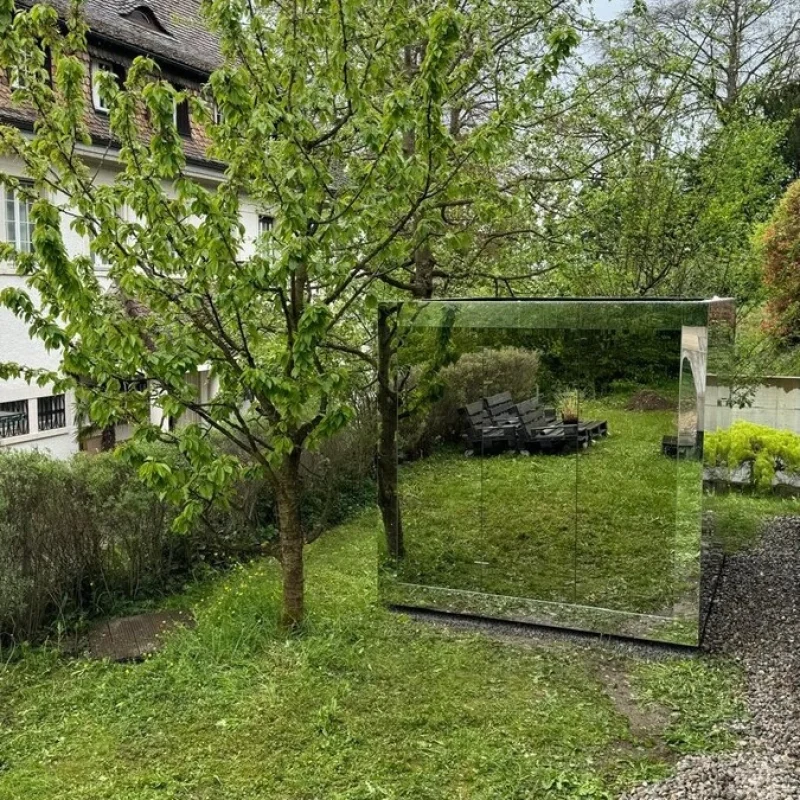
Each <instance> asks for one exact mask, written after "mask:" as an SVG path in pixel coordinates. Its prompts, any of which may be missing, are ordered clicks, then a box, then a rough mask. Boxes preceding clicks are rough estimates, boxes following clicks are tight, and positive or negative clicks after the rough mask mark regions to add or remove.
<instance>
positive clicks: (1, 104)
mask: <svg viewBox="0 0 800 800" xmlns="http://www.w3.org/2000/svg"><path fill="white" fill-rule="evenodd" d="M43 1H46V2H49V3H51V4H52V5H53V6H55V7H56V8H57V9H58V10H59V12H60V13H62V14H63V13H65V12H66V11H67V9H68V7H69V2H68V0H43ZM30 4H32V2H30V0H29V2H28V5H30ZM84 9H85V14H86V18H87V22H88V24H89V28H90V34H89V39H88V42H89V59H90V62H91V63H90V64H87V67H88V69H87V75H88V76H89V77H88V78H87V82H86V87H85V91H86V97H87V109H88V110H87V114H88V115H89V119H88V120H87V122H88V124H89V128H90V130H91V132H92V137H93V145H92V146H91V147H90V148H88V149H87V150H86V152H85V157H86V159H87V160H88V161H90V162H92V163H93V166H95V167H96V170H97V172H96V175H97V177H96V180H97V181H98V182H101V183H102V182H111V181H113V179H114V172H115V169H116V159H115V150H114V147H113V142H111V141H110V137H109V130H108V120H107V110H106V109H105V107H104V103H103V101H102V98H101V97H100V96H99V93H98V92H97V90H96V84H94V85H93V83H94V82H93V81H92V78H91V76H92V75H94V74H95V73H96V72H97V71H99V70H103V71H111V72H114V73H115V74H117V75H119V76H121V77H122V76H124V72H125V70H126V69H127V67H128V66H129V65H130V63H131V61H132V59H133V58H135V57H136V56H137V55H140V54H144V55H147V56H149V57H151V58H153V59H154V60H156V61H157V62H159V64H160V66H161V68H162V71H163V74H164V76H165V77H166V78H168V79H169V80H171V81H172V82H173V83H174V84H175V85H176V86H179V87H180V88H183V89H189V90H193V91H200V90H202V88H203V86H204V84H205V83H206V81H207V79H208V75H209V73H210V72H211V71H212V70H213V69H214V67H215V65H216V64H218V63H219V62H220V60H221V59H220V55H219V50H218V47H217V42H216V40H215V38H214V37H213V36H212V35H211V34H210V33H209V32H208V31H207V30H206V29H205V28H204V26H203V24H202V22H201V20H200V17H199V11H198V9H199V0H148V2H146V3H140V4H138V5H137V4H136V3H132V2H130V0H88V2H86V4H85V7H84ZM16 80H18V76H16V75H13V74H9V75H0V123H4V124H13V125H16V126H18V127H19V128H20V129H22V130H23V131H30V130H32V123H33V120H34V114H33V113H32V111H30V110H26V109H24V108H20V107H19V106H18V105H15V104H13V103H12V101H11V92H12V90H13V87H14V84H15V81H16ZM176 123H177V125H178V130H179V132H180V133H181V135H182V136H183V137H184V147H185V151H186V155H187V161H188V169H187V172H189V173H190V174H191V175H192V176H193V177H196V178H197V179H199V180H204V181H208V182H209V183H213V182H215V181H217V180H219V179H220V175H221V166H220V165H219V164H215V163H213V162H211V161H209V160H208V158H207V157H206V146H207V142H208V140H207V139H206V137H205V134H204V131H203V130H202V128H201V127H200V126H199V125H197V124H196V123H195V122H194V120H192V119H191V116H190V110H189V107H188V104H185V103H184V104H181V106H179V107H178V108H176ZM0 171H3V172H6V173H8V174H12V175H18V176H19V177H20V178H22V179H24V177H25V176H24V170H23V168H22V165H21V164H20V163H14V162H13V161H11V160H9V159H2V158H0ZM53 199H54V200H55V201H56V202H58V201H59V198H58V197H54V198H53ZM61 199H63V198H61ZM242 222H243V224H244V226H245V228H246V230H247V232H248V240H249V241H251V242H254V241H255V239H256V237H257V236H258V234H259V232H260V231H262V230H263V228H264V227H265V226H267V225H269V224H270V223H271V218H270V217H269V216H267V215H263V214H259V211H258V209H257V208H256V207H255V206H253V205H252V204H248V203H247V202H246V201H245V202H243V204H242ZM63 232H64V238H65V242H66V243H67V246H68V249H69V250H70V252H71V253H72V254H74V255H79V254H83V255H90V250H89V243H88V241H86V240H84V239H82V238H81V237H79V236H78V235H77V234H75V233H74V232H73V231H71V230H70V227H69V224H68V222H67V221H66V220H64V222H63ZM0 240H3V241H10V242H12V243H14V244H15V245H16V247H17V248H21V249H29V248H30V246H31V225H30V223H29V204H28V203H27V202H26V200H25V199H24V198H21V197H20V196H19V195H17V194H15V193H14V192H11V191H8V190H5V189H4V188H3V187H0ZM243 255H246V254H243ZM96 268H97V270H98V276H99V277H100V278H101V280H102V274H103V266H102V264H97V265H96ZM23 283H24V281H23V279H22V278H20V277H18V276H16V275H15V274H14V271H13V268H12V267H11V266H10V265H9V264H7V263H4V262H2V261H0V289H3V288H5V287H7V286H21V285H23ZM58 360H59V359H58V354H57V353H48V352H47V351H46V350H45V348H44V346H43V345H42V343H41V342H40V341H38V340H32V339H31V338H30V337H29V335H28V331H27V327H26V325H25V324H24V323H23V322H21V321H20V320H18V319H17V318H16V317H15V316H14V315H13V314H11V313H10V312H9V311H7V310H4V309H0V361H13V362H18V363H22V364H24V365H26V366H31V367H42V368H48V369H52V368H55V367H56V366H57V365H58ZM190 380H193V381H197V383H198V387H199V388H200V391H201V397H202V396H203V395H208V394H209V393H210V392H211V391H212V387H211V386H210V385H209V382H208V376H207V375H204V374H200V375H198V376H193V377H190ZM77 423H78V420H77V419H76V413H75V408H74V401H73V398H72V397H71V396H70V395H67V396H64V395H59V394H54V393H53V390H52V389H51V388H47V387H44V388H40V387H37V386H29V385H28V384H27V383H26V382H24V381H17V380H10V381H0V448H26V449H34V448H35V449H40V450H46V451H48V452H50V453H51V454H52V455H54V456H58V457H67V456H69V455H71V454H72V453H74V452H76V451H78V449H79V448H80V447H81V445H79V442H78V424H77ZM128 433H129V432H128V431H126V430H125V428H124V427H121V428H120V429H119V430H118V431H117V436H118V438H124V437H125V436H126V435H128ZM82 446H83V447H84V448H85V449H90V450H91V449H95V448H97V447H98V446H99V437H96V438H95V440H94V441H93V440H91V439H89V440H87V441H84V442H83V445H82Z"/></svg>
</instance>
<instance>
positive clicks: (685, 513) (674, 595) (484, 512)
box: [398, 405, 700, 614]
mask: <svg viewBox="0 0 800 800" xmlns="http://www.w3.org/2000/svg"><path fill="white" fill-rule="evenodd" d="M584 416H585V417H586V418H589V417H591V418H593V419H607V420H608V423H609V430H610V431H611V435H610V436H609V438H608V439H604V440H601V441H599V442H597V443H596V444H595V445H594V446H592V447H591V448H590V449H589V450H587V451H583V452H581V453H580V454H578V455H577V456H576V455H574V454H573V455H561V456H553V455H548V456H541V455H537V456H528V457H525V456H519V455H515V454H506V455H502V456H496V457H493V458H465V457H464V455H463V453H462V452H461V451H458V450H446V451H445V450H443V451H441V452H438V453H436V454H435V455H433V456H431V457H429V458H427V459H424V460H422V461H419V462H416V463H414V464H411V465H408V466H406V467H405V468H404V469H403V470H402V477H401V492H402V503H403V509H404V525H405V540H406V558H405V559H403V562H402V564H400V565H399V574H398V577H399V578H400V580H403V581H406V582H409V583H416V584H423V585H431V586H442V587H448V588H453V589H462V590H473V591H480V592H488V593H492V594H500V595H511V596H518V597H528V598H536V599H540V600H547V601H556V602H566V603H579V604H585V605H591V606H599V607H604V608H611V609H619V610H625V611H633V612H639V613H657V614H663V613H666V614H669V613H671V609H672V608H673V607H674V606H675V605H676V604H680V603H681V602H682V601H683V600H684V598H685V596H686V595H687V592H688V595H689V597H690V598H691V597H696V591H695V592H692V585H693V583H695V582H696V579H697V561H698V555H699V496H700V495H699V473H698V465H697V463H696V462H694V463H693V462H682V463H680V464H679V463H678V462H676V461H675V460H672V459H669V458H667V457H665V456H663V455H662V454H661V452H660V445H661V437H662V436H663V435H665V434H669V433H673V432H674V428H675V414H674V412H671V411H647V412H637V411H625V410H623V409H621V408H618V407H613V406H605V407H601V406H600V405H595V406H594V407H590V408H588V409H586V411H585V414H584ZM679 485H680V487H681V504H682V506H683V507H682V509H681V513H680V514H678V503H677V498H678V487H679ZM576 486H579V487H580V489H579V491H578V492H576ZM691 487H693V488H691ZM679 522H680V525H679V524H678V523H679ZM679 528H680V530H679Z"/></svg>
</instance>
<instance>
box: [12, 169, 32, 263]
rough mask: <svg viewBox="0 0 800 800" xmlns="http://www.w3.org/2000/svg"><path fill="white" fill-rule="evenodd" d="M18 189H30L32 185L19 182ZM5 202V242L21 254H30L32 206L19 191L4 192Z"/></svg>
mask: <svg viewBox="0 0 800 800" xmlns="http://www.w3.org/2000/svg"><path fill="white" fill-rule="evenodd" d="M20 187H21V188H22V189H23V190H25V189H31V188H32V187H33V184H32V183H28V182H22V181H20ZM5 195H6V198H5V199H6V202H5V213H6V225H5V237H6V241H7V242H10V243H11V244H13V245H14V246H15V247H16V248H17V250H19V251H20V252H21V253H30V252H31V250H32V249H33V223H32V222H31V206H32V205H33V204H32V203H31V201H30V199H28V198H27V197H26V196H25V195H24V193H23V192H20V190H19V189H9V188H8V187H6V190H5Z"/></svg>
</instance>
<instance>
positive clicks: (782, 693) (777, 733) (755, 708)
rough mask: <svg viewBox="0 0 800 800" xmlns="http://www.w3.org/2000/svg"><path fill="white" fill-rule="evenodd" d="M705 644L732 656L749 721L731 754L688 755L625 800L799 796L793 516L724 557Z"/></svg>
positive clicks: (799, 579) (799, 587) (798, 590)
mask: <svg viewBox="0 0 800 800" xmlns="http://www.w3.org/2000/svg"><path fill="white" fill-rule="evenodd" d="M707 645H708V648H709V649H710V650H711V651H713V652H718V653H723V654H725V655H728V656H731V657H733V658H735V659H736V660H737V661H739V662H740V663H741V664H742V666H743V667H744V669H745V672H746V675H747V698H746V699H747V706H748V711H749V714H750V719H749V720H748V721H747V723H745V724H743V725H742V726H741V729H740V730H739V731H738V732H739V733H740V735H741V737H742V738H741V741H740V744H739V747H738V748H737V749H736V750H735V751H734V752H732V753H727V754H723V755H714V756H692V757H687V758H685V759H683V760H682V761H681V762H680V763H679V764H678V765H677V771H676V773H675V775H674V776H672V777H671V778H669V779H667V780H665V781H662V782H660V783H656V784H651V785H649V786H641V787H638V788H637V789H635V790H634V791H633V792H632V793H630V794H628V795H626V799H627V800H662V799H663V800H794V799H795V798H797V800H800V518H798V517H792V518H785V519H780V520H776V521H774V522H772V523H770V524H769V526H768V527H767V528H766V530H765V532H764V535H763V538H762V540H761V543H760V545H759V547H758V548H757V549H754V550H750V551H747V552H744V553H741V554H738V555H736V556H734V557H732V558H731V559H729V561H728V563H727V565H726V568H725V573H724V576H723V578H722V583H721V585H720V587H719V591H718V594H717V599H716V606H715V610H714V613H713V616H712V618H711V621H710V625H709V629H708V634H707Z"/></svg>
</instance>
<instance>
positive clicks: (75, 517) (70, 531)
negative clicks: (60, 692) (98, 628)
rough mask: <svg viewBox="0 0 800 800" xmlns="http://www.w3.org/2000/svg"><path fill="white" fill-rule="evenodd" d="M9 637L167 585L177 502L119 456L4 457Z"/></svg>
mask: <svg viewBox="0 0 800 800" xmlns="http://www.w3.org/2000/svg"><path fill="white" fill-rule="evenodd" d="M0 519H2V523H0V586H2V590H0V635H3V634H5V635H10V636H13V637H14V638H29V637H31V636H33V635H34V634H35V633H36V632H37V631H39V630H40V629H41V628H42V627H43V626H45V625H47V624H49V623H50V622H52V621H53V620H55V619H59V620H67V619H73V618H74V617H75V616H77V615H81V614H85V613H92V612H93V611H98V610H103V609H106V608H108V607H109V606H110V605H111V603H113V602H114V601H115V600H116V599H117V598H119V597H130V598H135V597H138V596H140V595H142V594H144V593H146V591H148V590H150V591H152V590H153V589H154V588H162V587H163V585H164V581H165V579H166V577H167V574H166V573H168V571H169V569H170V561H169V559H168V558H165V552H166V551H168V549H169V548H168V547H167V540H168V539H169V535H168V531H169V510H168V509H167V508H166V506H165V505H164V504H163V503H162V502H160V501H159V500H158V498H157V497H156V496H155V495H154V494H153V493H152V492H151V491H150V490H149V489H147V488H146V487H145V486H144V484H142V483H141V482H140V481H139V480H138V479H137V478H136V476H135V475H134V474H133V473H132V471H131V469H130V468H129V467H127V466H126V465H124V464H123V463H122V462H120V461H118V460H116V459H113V458H112V457H110V456H99V457H96V458H89V457H86V456H79V457H76V458H75V459H74V460H72V461H70V462H64V461H57V460H54V459H51V458H49V457H47V456H45V455H41V454H39V453H17V452H9V453H3V454H2V455H0Z"/></svg>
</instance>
